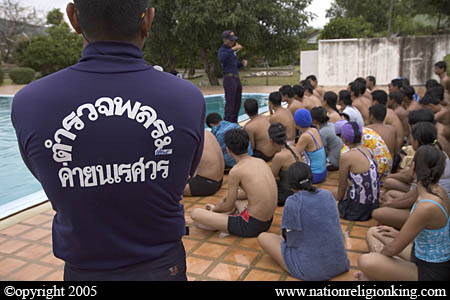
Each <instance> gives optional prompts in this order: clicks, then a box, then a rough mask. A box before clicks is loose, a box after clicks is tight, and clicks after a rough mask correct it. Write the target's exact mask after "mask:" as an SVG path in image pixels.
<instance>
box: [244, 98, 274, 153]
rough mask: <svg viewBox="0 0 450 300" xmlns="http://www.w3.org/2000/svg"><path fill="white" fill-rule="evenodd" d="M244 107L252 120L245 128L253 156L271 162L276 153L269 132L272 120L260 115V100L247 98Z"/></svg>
mask: <svg viewBox="0 0 450 300" xmlns="http://www.w3.org/2000/svg"><path fill="white" fill-rule="evenodd" d="M244 108H245V113H246V114H247V115H248V116H249V117H250V121H249V122H248V123H247V125H245V127H244V130H245V131H246V132H247V134H248V136H249V139H250V144H251V146H252V149H253V157H256V158H260V159H262V160H264V161H265V162H269V161H271V160H272V158H273V156H274V155H275V149H274V147H273V145H272V143H271V142H270V138H269V132H268V130H269V127H270V122H269V120H268V119H267V118H266V117H265V116H261V115H258V101H256V100H255V99H247V100H246V101H245V104H244Z"/></svg>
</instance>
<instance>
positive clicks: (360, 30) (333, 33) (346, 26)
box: [320, 16, 375, 40]
mask: <svg viewBox="0 0 450 300" xmlns="http://www.w3.org/2000/svg"><path fill="white" fill-rule="evenodd" d="M374 36H375V33H374V29H373V25H372V24H371V23H369V22H367V21H366V20H365V19H364V18H363V17H361V16H360V17H356V18H342V17H337V18H334V19H332V20H331V21H330V23H328V24H327V25H326V26H325V28H324V29H323V31H322V32H321V34H320V39H322V40H331V39H346V38H369V37H374Z"/></svg>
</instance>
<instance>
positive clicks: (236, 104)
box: [223, 76, 242, 123]
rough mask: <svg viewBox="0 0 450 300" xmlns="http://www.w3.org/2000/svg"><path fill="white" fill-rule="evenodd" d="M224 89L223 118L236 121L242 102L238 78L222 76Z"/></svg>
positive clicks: (240, 85)
mask: <svg viewBox="0 0 450 300" xmlns="http://www.w3.org/2000/svg"><path fill="white" fill-rule="evenodd" d="M223 88H224V90H225V101H226V103H225V117H224V120H225V121H228V122H231V123H237V121H238V117H239V111H240V110H241V104H242V84H241V80H240V79H239V78H235V77H231V76H225V77H224V78H223Z"/></svg>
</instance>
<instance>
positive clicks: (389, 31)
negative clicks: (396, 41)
mask: <svg viewBox="0 0 450 300" xmlns="http://www.w3.org/2000/svg"><path fill="white" fill-rule="evenodd" d="M393 10H394V0H391V4H390V7H389V26H388V34H387V36H388V37H391V29H392V14H393Z"/></svg>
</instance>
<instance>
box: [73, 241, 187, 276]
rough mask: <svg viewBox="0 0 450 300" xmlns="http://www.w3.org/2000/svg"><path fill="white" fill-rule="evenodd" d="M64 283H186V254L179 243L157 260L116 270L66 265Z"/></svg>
mask: <svg viewBox="0 0 450 300" xmlns="http://www.w3.org/2000/svg"><path fill="white" fill-rule="evenodd" d="M64 281H187V277H186V252H185V250H184V246H183V243H182V242H180V243H179V245H177V246H176V247H175V248H174V249H172V250H171V251H169V252H168V253H167V254H166V255H165V256H164V257H162V258H160V259H158V260H154V261H151V262H144V263H140V264H137V265H134V266H129V267H125V268H122V269H117V270H104V271H103V270H102V271H89V270H77V269H75V268H73V267H70V266H69V265H68V264H67V263H66V265H65V266H64Z"/></svg>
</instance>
